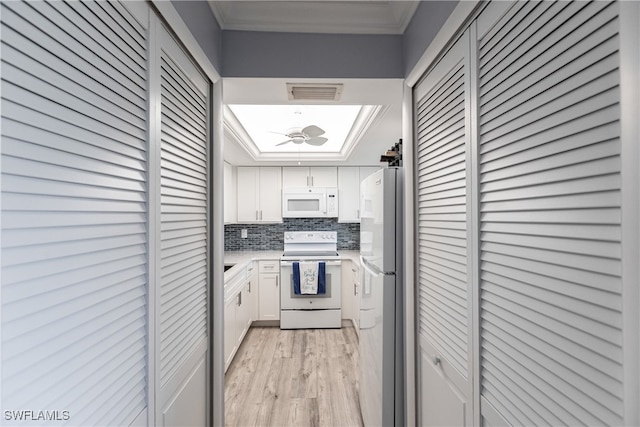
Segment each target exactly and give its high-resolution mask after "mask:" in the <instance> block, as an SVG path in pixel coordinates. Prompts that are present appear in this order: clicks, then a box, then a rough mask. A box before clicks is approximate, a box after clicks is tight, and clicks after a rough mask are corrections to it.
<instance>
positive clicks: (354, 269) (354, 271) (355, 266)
mask: <svg viewBox="0 0 640 427" xmlns="http://www.w3.org/2000/svg"><path fill="white" fill-rule="evenodd" d="M351 283H352V284H353V318H352V319H353V327H354V328H355V329H356V334H357V335H358V336H360V263H359V262H352V263H351Z"/></svg>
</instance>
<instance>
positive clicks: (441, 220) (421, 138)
mask: <svg viewBox="0 0 640 427" xmlns="http://www.w3.org/2000/svg"><path fill="white" fill-rule="evenodd" d="M468 38H469V33H468V32H467V33H465V34H464V35H463V36H462V37H461V38H460V39H459V40H458V41H457V42H456V43H455V44H454V45H453V46H452V48H451V49H450V50H449V51H448V53H447V54H446V55H445V56H444V57H443V58H442V59H441V60H440V62H439V63H438V65H437V66H436V67H435V68H434V69H433V70H432V71H431V72H430V73H429V74H428V75H427V76H425V78H424V79H423V80H422V81H421V82H420V83H419V84H418V85H417V86H416V88H415V92H414V99H415V100H416V105H415V114H416V118H415V119H416V124H417V135H416V138H417V142H418V147H417V155H416V158H417V181H418V182H417V185H416V187H417V198H418V200H417V209H418V211H417V218H418V223H417V229H418V242H417V247H418V254H417V255H418V260H417V268H418V272H417V277H418V285H417V286H418V288H417V300H418V313H417V317H418V319H417V322H416V323H417V327H418V342H419V353H420V357H419V359H418V360H419V363H418V365H419V368H418V371H419V381H418V382H419V384H418V389H419V395H420V397H419V399H420V400H419V401H420V402H421V405H420V408H419V414H418V416H419V419H420V420H421V421H420V422H421V423H422V424H432V425H437V424H439V423H445V424H449V423H450V424H456V423H458V425H461V424H459V423H460V422H462V423H467V424H469V423H472V422H473V421H472V405H471V404H466V402H471V396H472V395H473V390H472V383H473V381H472V380H473V378H472V375H473V374H472V371H473V370H472V363H473V360H472V357H471V354H472V349H471V348H472V347H471V346H472V339H471V336H472V329H471V328H472V322H471V312H472V306H471V302H472V297H471V295H472V286H471V284H472V269H470V268H469V259H470V254H471V252H470V250H471V244H470V243H469V239H470V231H471V215H470V209H471V207H470V194H469V192H468V191H467V187H468V185H469V179H470V177H471V175H470V173H469V172H468V170H469V169H470V148H469V147H470V131H469V118H468V117H469V111H468V108H469V99H468V97H469V96H470V95H469V93H468V92H469V84H470V83H469V63H468V56H469V53H468V49H469V42H468ZM436 359H437V360H438V361H439V362H438V363H437V364H436V365H434V363H433V362H432V361H433V360H436ZM445 369H446V371H445ZM453 390H455V392H453ZM452 411H453V412H452Z"/></svg>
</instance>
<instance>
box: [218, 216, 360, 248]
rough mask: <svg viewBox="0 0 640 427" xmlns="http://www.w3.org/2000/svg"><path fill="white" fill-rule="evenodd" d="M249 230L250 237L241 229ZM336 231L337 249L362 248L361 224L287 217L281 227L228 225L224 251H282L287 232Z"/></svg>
mask: <svg viewBox="0 0 640 427" xmlns="http://www.w3.org/2000/svg"><path fill="white" fill-rule="evenodd" d="M243 228H246V229H247V238H246V239H242V238H240V230H242V229H243ZM305 230H314V231H325V230H326V231H337V232H338V250H343V251H345V250H350V251H357V250H359V249H360V224H357V223H339V222H338V220H337V219H335V218H284V219H283V222H282V224H227V225H225V226H224V250H225V251H281V250H283V249H284V232H285V231H305Z"/></svg>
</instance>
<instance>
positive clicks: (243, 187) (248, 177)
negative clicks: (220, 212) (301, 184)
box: [237, 167, 282, 222]
mask: <svg viewBox="0 0 640 427" xmlns="http://www.w3.org/2000/svg"><path fill="white" fill-rule="evenodd" d="M237 178H238V187H237V189H238V191H237V195H238V200H237V204H238V222H281V221H282V172H281V168H278V167H239V168H238V169H237Z"/></svg>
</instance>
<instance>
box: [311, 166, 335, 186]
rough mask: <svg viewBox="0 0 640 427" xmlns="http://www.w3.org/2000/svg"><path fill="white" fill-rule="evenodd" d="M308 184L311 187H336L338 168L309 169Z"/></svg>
mask: <svg viewBox="0 0 640 427" xmlns="http://www.w3.org/2000/svg"><path fill="white" fill-rule="evenodd" d="M309 177H310V179H309V182H310V185H311V186H312V187H337V186H338V168H337V167H335V166H326V167H311V168H309Z"/></svg>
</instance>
